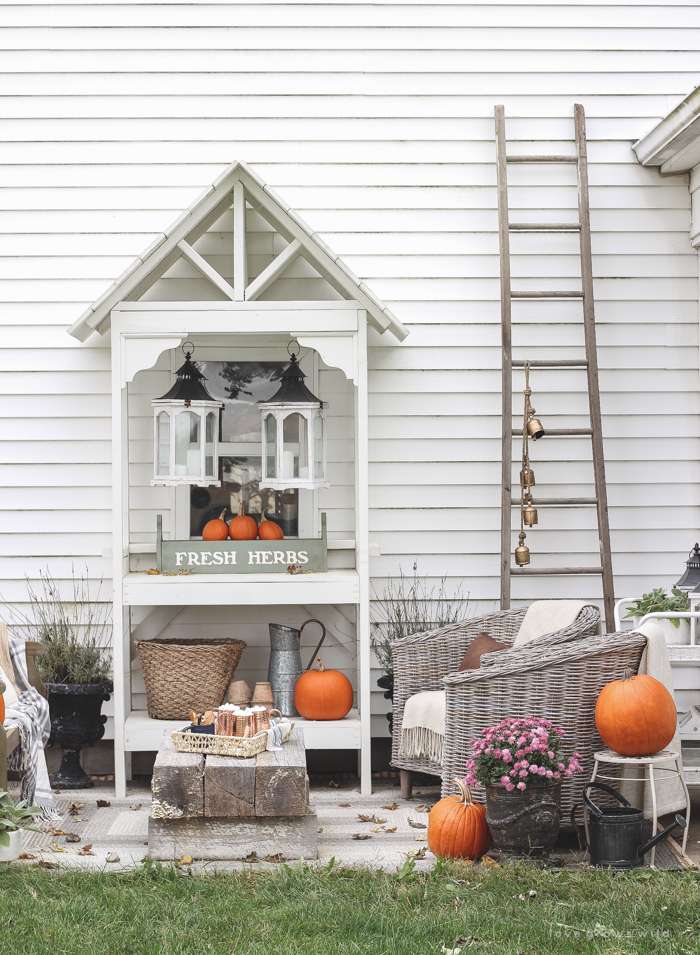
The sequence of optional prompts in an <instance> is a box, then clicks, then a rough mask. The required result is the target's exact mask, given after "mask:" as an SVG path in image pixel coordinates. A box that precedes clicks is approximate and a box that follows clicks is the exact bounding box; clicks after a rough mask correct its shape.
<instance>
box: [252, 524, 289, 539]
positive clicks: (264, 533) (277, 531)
mask: <svg viewBox="0 0 700 955" xmlns="http://www.w3.org/2000/svg"><path fill="white" fill-rule="evenodd" d="M258 536H259V537H260V540H261V541H281V540H284V534H283V533H282V528H281V527H280V526H279V524H275V522H274V521H263V522H262V524H261V525H260V527H259V528H258Z"/></svg>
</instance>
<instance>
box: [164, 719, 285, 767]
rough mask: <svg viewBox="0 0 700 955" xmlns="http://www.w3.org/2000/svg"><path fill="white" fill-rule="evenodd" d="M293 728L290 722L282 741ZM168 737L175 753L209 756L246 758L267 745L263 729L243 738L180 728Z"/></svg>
mask: <svg viewBox="0 0 700 955" xmlns="http://www.w3.org/2000/svg"><path fill="white" fill-rule="evenodd" d="M293 729H294V723H290V724H289V727H288V729H287V732H286V733H285V734H284V738H283V739H282V742H283V743H286V741H287V740H288V739H289V734H290V733H291V732H292V730H293ZM170 738H171V739H172V741H173V746H174V747H175V752H177V753H202V754H204V755H207V754H208V755H209V756H237V757H238V758H239V759H247V758H249V757H250V756H257V755H258V753H262V752H264V751H265V749H266V747H267V732H266V731H265V730H263V731H262V732H260V733H257V734H256V735H255V736H251V737H249V738H248V739H243V737H241V736H214V735H213V734H210V733H185V732H184V731H182V730H172V732H171V733H170Z"/></svg>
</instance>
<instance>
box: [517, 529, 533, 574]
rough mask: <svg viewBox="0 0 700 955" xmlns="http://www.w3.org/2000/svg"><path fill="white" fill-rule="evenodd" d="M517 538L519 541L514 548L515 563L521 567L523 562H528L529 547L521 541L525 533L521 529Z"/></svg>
mask: <svg viewBox="0 0 700 955" xmlns="http://www.w3.org/2000/svg"><path fill="white" fill-rule="evenodd" d="M518 540H519V541H520V543H519V544H518V546H517V547H516V548H515V563H516V564H517V565H518V567H523V566H524V565H525V564H529V563H530V548H529V547H527V546H526V545H525V544H524V543H523V541H524V540H525V534H524V533H523V532H522V531H521V532H520V534H519V535H518Z"/></svg>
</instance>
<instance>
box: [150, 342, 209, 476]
mask: <svg viewBox="0 0 700 955" xmlns="http://www.w3.org/2000/svg"><path fill="white" fill-rule="evenodd" d="M182 351H183V352H184V355H185V363H184V365H181V366H180V367H179V368H178V370H177V371H176V372H175V374H176V376H177V381H176V382H175V384H174V385H173V386H172V388H171V389H170V391H168V392H167V394H164V395H163V397H162V398H153V399H152V401H151V404H152V405H153V443H154V448H153V469H154V473H153V480H152V481H151V484H154V485H165V486H168V487H175V486H177V485H178V484H195V485H199V486H200V487H207V486H208V485H213V484H218V483H219V477H218V475H219V422H220V419H221V409H222V408H223V407H224V403H223V401H215V400H214V398H212V396H211V395H210V394H209V392H208V391H207V389H206V387H205V386H204V382H205V381H206V379H205V377H204V375H203V374H202V373H201V371H200V370H199V369H198V368H197V366H196V365H195V364H194V363H193V362H192V360H191V359H192V352H193V351H194V345H193V344H192V342H185V343H184V345H183V346H182Z"/></svg>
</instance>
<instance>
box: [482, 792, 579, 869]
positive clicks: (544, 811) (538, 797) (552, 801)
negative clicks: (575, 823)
mask: <svg viewBox="0 0 700 955" xmlns="http://www.w3.org/2000/svg"><path fill="white" fill-rule="evenodd" d="M486 821H487V823H488V824H489V828H490V829H491V833H492V835H493V843H494V846H495V847H496V848H497V849H501V850H502V851H503V852H513V853H518V854H532V853H543V852H549V850H550V849H552V848H553V847H554V843H555V842H556V841H557V836H558V835H559V826H560V824H561V783H556V784H555V785H546V786H533V787H532V788H530V787H528V788H527V789H525V790H523V791H521V790H519V789H514V790H513V791H512V792H508V790H507V789H506V788H505V787H504V786H502V785H501V783H494V784H493V785H491V786H487V787H486Z"/></svg>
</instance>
